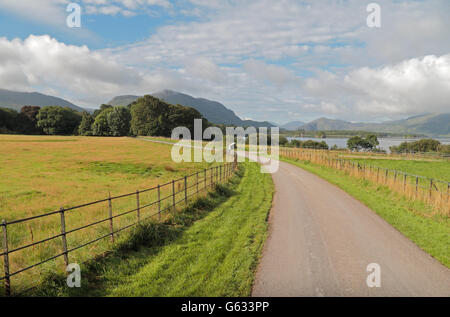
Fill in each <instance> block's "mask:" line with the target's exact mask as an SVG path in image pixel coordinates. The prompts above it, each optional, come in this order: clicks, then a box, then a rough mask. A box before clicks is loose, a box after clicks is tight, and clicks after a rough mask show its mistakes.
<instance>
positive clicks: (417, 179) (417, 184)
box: [416, 176, 419, 197]
mask: <svg viewBox="0 0 450 317" xmlns="http://www.w3.org/2000/svg"><path fill="white" fill-rule="evenodd" d="M418 191H419V177H418V176H416V197H417V194H418Z"/></svg>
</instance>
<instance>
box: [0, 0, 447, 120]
mask: <svg viewBox="0 0 450 317" xmlns="http://www.w3.org/2000/svg"><path fill="white" fill-rule="evenodd" d="M371 2H375V3H376V4H378V5H379V8H380V9H381V10H380V16H381V20H380V21H381V25H380V27H375V28H373V27H369V26H368V23H367V18H368V16H369V15H370V14H371V13H372V12H368V11H367V6H368V5H369V4H370V3H371ZM70 3H77V4H79V5H80V7H81V16H80V17H81V27H74V28H70V27H69V26H68V25H67V21H66V20H67V17H68V16H69V15H70V14H71V12H67V11H66V9H67V7H68V5H69V4H70ZM449 16H450V1H448V0H426V1H422V0H383V1H381V0H379V1H365V0H310V1H307V0H280V1H273V0H174V1H169V0H109V1H108V0H80V1H68V0H39V1H36V0H0V88H4V89H11V90H18V91H38V92H41V93H45V94H50V95H55V96H58V97H62V98H65V99H67V100H69V101H71V102H73V103H75V104H77V105H79V106H83V107H88V108H96V107H98V106H99V105H100V104H102V103H106V102H108V101H109V100H110V99H112V97H114V96H117V95H123V94H136V95H143V94H148V93H153V92H157V91H159V90H162V89H172V90H176V91H180V92H183V93H187V94H190V95H192V96H195V97H203V98H207V99H212V100H216V101H219V102H221V103H223V104H224V105H225V106H226V107H228V108H230V109H232V110H233V111H235V112H236V114H237V115H239V116H240V117H241V118H243V119H253V120H260V121H263V120H264V121H265V120H267V121H271V122H277V123H280V124H282V123H286V122H289V121H296V120H298V121H310V120H313V119H316V118H319V117H328V118H335V119H343V120H348V121H363V122H379V121H385V120H391V119H399V118H405V117H408V116H413V115H417V114H421V113H429V112H439V113H443V112H450V35H449V31H450V19H449Z"/></svg>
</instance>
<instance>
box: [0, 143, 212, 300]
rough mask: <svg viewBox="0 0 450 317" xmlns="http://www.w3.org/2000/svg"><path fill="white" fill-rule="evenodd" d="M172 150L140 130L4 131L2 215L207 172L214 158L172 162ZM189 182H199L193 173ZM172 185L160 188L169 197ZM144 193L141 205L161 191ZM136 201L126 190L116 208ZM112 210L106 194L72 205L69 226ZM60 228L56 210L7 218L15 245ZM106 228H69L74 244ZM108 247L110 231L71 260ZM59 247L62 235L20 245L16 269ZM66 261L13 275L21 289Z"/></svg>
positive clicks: (0, 146)
mask: <svg viewBox="0 0 450 317" xmlns="http://www.w3.org/2000/svg"><path fill="white" fill-rule="evenodd" d="M170 150H171V146H169V145H166V144H157V143H151V142H144V141H142V140H139V139H134V138H96V137H58V136H20V135H1V136H0V152H1V153H2V155H1V157H0V176H1V179H0V219H5V220H7V221H8V222H10V221H13V220H15V219H21V218H25V217H30V216H35V215H39V214H43V213H47V212H52V211H57V210H59V209H60V208H61V207H63V208H69V207H72V206H76V205H80V204H85V203H89V202H91V201H96V200H101V199H105V198H107V197H108V196H109V195H111V196H117V195H123V194H127V193H134V192H135V191H136V190H138V189H139V190H143V189H148V188H153V187H155V186H157V185H158V184H164V183H167V182H170V181H171V180H172V179H179V178H182V177H183V176H185V175H188V174H192V173H196V172H201V173H200V175H202V176H203V171H204V169H205V168H209V167H211V166H213V165H214V164H210V163H174V162H173V161H172V159H171V153H170ZM215 165H217V163H216V164H215ZM210 176H212V175H209V174H208V175H207V180H209V181H211V179H210ZM205 178H206V177H205ZM187 185H188V187H189V188H191V189H192V190H195V188H192V181H191V179H190V181H189V184H187ZM183 188H184V183H183V182H177V183H176V190H177V191H180V190H181V191H182V189H183ZM171 192H172V188H171V187H168V186H166V187H165V188H164V189H162V190H161V196H162V197H166V196H168V195H170V193H171ZM190 195H191V194H190ZM181 196H183V193H181V194H179V196H177V201H178V200H180V199H181V200H183V199H182V197H181ZM140 199H141V204H142V205H144V204H148V203H149V202H152V201H154V200H156V193H155V191H151V192H148V193H146V194H142V195H141V197H140ZM167 203H169V202H167ZM135 206H136V198H135V196H134V195H133V196H131V197H126V198H123V199H120V200H118V201H117V202H116V201H114V202H113V213H114V214H115V215H116V214H117V213H118V212H124V211H126V210H129V209H131V208H135ZM155 207H156V206H150V207H149V208H147V209H146V210H143V211H142V215H141V216H142V217H145V216H149V215H151V214H152V213H154V211H155ZM163 207H164V206H163ZM106 217H108V204H107V202H105V203H102V204H100V205H94V206H87V207H84V208H81V209H79V210H76V211H72V212H70V213H69V212H68V213H66V223H67V228H66V230H71V229H74V228H77V227H79V226H83V225H86V224H89V223H92V222H96V221H100V220H101V219H104V218H106ZM135 220H136V214H135V213H132V214H129V215H127V216H124V217H122V218H117V219H115V220H114V221H115V222H114V225H115V226H117V227H121V226H125V225H127V224H129V223H131V222H133V221H135ZM60 230H61V229H60V219H59V215H58V214H56V215H53V216H49V217H45V218H39V219H36V220H32V221H28V222H24V223H19V224H14V225H9V226H8V240H9V241H8V242H9V249H10V250H11V249H14V248H18V247H20V246H23V245H25V244H29V243H33V242H36V241H40V240H43V239H46V238H48V237H50V236H53V235H57V234H59V233H60ZM108 230H109V229H108V223H99V224H98V225H95V226H92V227H89V228H86V229H85V230H83V231H81V232H76V233H73V234H71V235H70V236H68V242H67V243H68V248H69V249H70V248H73V247H75V246H77V245H80V244H83V243H85V242H86V241H89V240H91V239H92V237H95V236H98V235H99V233H100V234H102V233H103V234H104V233H107V232H108ZM110 247H111V243H110V242H109V240H108V239H104V240H102V241H99V243H96V244H92V245H90V246H88V247H86V248H82V249H79V250H77V251H74V252H73V253H71V255H70V258H71V262H80V263H81V262H83V261H85V260H87V259H89V258H91V257H92V255H95V254H98V253H101V252H104V251H105V250H108V249H110ZM60 252H61V240H60V239H55V240H51V241H48V242H45V243H43V244H39V245H36V246H33V247H32V248H27V249H24V250H20V251H18V252H15V253H13V254H11V255H10V265H11V268H10V273H11V272H15V271H17V270H20V269H22V268H24V267H27V266H29V265H32V264H34V263H37V262H39V261H43V260H44V259H46V258H49V257H50V256H52V255H55V254H58V253H60ZM2 260H3V259H2ZM0 262H1V261H0ZM0 264H2V265H1V267H0V276H3V273H4V272H3V263H0ZM63 267H64V266H63V262H62V259H61V258H58V259H56V260H55V261H51V262H48V263H46V264H44V265H42V266H40V267H39V268H35V269H32V270H30V271H27V272H24V273H23V274H18V275H15V276H13V277H12V281H11V282H12V285H13V287H14V289H15V291H16V292H20V291H21V290H24V289H26V288H27V287H28V286H30V285H31V284H34V282H39V280H40V279H41V277H42V276H43V274H45V272H46V271H61V270H62V269H63ZM2 284H3V283H2Z"/></svg>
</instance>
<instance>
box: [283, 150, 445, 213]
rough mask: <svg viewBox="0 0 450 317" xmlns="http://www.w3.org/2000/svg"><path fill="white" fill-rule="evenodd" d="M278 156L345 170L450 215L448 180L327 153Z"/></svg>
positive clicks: (292, 153)
mask: <svg viewBox="0 0 450 317" xmlns="http://www.w3.org/2000/svg"><path fill="white" fill-rule="evenodd" d="M280 156H284V157H286V158H289V159H298V160H302V161H310V162H312V163H315V164H319V165H322V166H326V167H331V168H333V169H337V170H341V171H344V172H345V173H347V174H348V175H351V176H354V177H358V178H362V179H366V180H370V181H372V182H374V183H376V184H379V185H385V186H388V187H389V188H390V189H392V190H394V191H396V192H398V193H401V194H403V195H405V196H407V197H408V198H410V199H418V200H421V201H424V202H426V203H429V204H431V205H433V207H435V208H436V210H437V212H439V213H440V214H442V215H445V216H450V182H448V181H443V180H438V179H434V178H429V177H425V176H420V175H414V174H409V173H405V172H403V171H399V170H395V169H388V168H383V167H378V166H374V165H369V164H362V163H358V162H354V161H351V160H346V159H341V158H338V157H336V156H333V155H329V154H328V152H326V151H314V150H302V149H286V148H280Z"/></svg>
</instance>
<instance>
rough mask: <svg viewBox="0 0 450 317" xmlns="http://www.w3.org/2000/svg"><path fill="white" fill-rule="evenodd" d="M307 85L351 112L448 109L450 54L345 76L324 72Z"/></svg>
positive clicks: (382, 112) (309, 90) (382, 113)
mask: <svg viewBox="0 0 450 317" xmlns="http://www.w3.org/2000/svg"><path fill="white" fill-rule="evenodd" d="M304 88H305V90H306V91H307V92H309V93H311V94H312V95H314V96H315V97H316V98H321V99H325V100H334V101H335V102H339V103H340V104H341V105H342V107H347V106H349V107H350V109H348V110H350V112H356V113H359V114H366V115H370V116H377V115H383V116H384V115H406V114H418V113H424V112H448V111H449V110H450V102H449V100H450V54H448V55H443V56H434V55H429V56H425V57H423V58H414V59H409V60H405V61H403V62H401V63H398V64H393V65H389V66H384V67H379V68H368V67H364V68H359V69H356V70H354V71H351V72H350V73H348V74H347V75H345V76H336V75H333V74H329V73H324V74H322V75H321V76H320V77H319V78H317V79H309V80H308V81H306V83H305V85H304ZM338 108H339V107H338Z"/></svg>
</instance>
